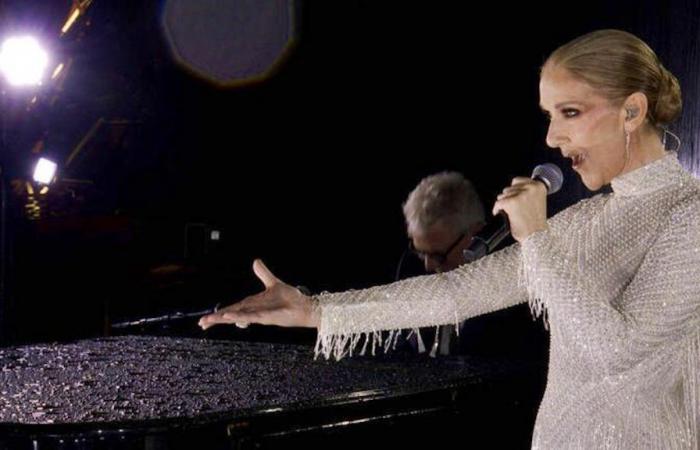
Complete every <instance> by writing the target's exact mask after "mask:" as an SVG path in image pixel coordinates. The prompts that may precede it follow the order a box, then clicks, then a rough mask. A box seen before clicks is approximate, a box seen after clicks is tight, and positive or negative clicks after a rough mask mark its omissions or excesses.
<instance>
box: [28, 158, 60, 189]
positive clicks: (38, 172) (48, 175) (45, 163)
mask: <svg viewBox="0 0 700 450" xmlns="http://www.w3.org/2000/svg"><path fill="white" fill-rule="evenodd" d="M57 168H58V165H57V164H56V163H55V162H53V161H51V160H49V159H46V158H39V161H38V162H37V163H36V167H34V181H36V182H37V183H42V184H49V183H51V182H52V181H53V178H54V176H55V175H56V169H57Z"/></svg>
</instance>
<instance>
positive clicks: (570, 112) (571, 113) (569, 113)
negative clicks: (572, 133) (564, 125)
mask: <svg viewBox="0 0 700 450" xmlns="http://www.w3.org/2000/svg"><path fill="white" fill-rule="evenodd" d="M561 114H562V115H563V116H564V117H566V118H567V119H570V118H572V117H576V116H578V115H579V110H578V109H574V108H566V109H562V110H561Z"/></svg>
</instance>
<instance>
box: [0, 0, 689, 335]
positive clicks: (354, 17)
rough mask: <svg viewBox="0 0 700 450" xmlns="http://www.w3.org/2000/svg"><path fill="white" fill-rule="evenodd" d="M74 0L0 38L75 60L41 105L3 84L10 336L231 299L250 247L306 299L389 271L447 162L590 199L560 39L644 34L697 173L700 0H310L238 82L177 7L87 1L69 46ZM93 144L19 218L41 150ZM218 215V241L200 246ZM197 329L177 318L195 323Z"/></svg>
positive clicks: (6, 324) (100, 329)
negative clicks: (553, 175)
mask: <svg viewBox="0 0 700 450" xmlns="http://www.w3.org/2000/svg"><path fill="white" fill-rule="evenodd" d="M528 3H531V2H528ZM70 5H71V2H70V1H48V0H47V1H26V0H15V1H8V0H0V21H1V22H0V26H1V27H2V28H1V30H2V34H3V35H6V34H8V32H9V31H13V30H18V29H23V30H26V29H27V28H30V29H32V30H33V31H35V32H37V33H39V34H40V35H43V36H44V37H45V40H46V41H47V42H49V45H50V46H51V47H52V52H55V54H57V55H61V57H64V58H72V60H73V64H72V66H71V67H70V70H69V71H68V72H67V73H66V76H65V80H64V82H63V83H62V84H61V86H60V87H56V86H43V87H42V88H41V90H40V91H39V93H38V94H37V101H36V102H35V103H33V104H32V106H31V107H30V108H29V109H28V108H27V105H28V100H29V99H31V97H32V95H34V93H29V92H27V91H26V90H24V91H20V92H18V91H14V90H12V89H10V88H9V87H6V86H4V85H3V86H2V88H3V94H2V132H3V137H4V139H3V142H4V144H3V148H2V157H1V159H0V162H2V164H3V166H4V168H5V181H6V185H7V188H8V189H7V194H8V203H7V218H8V222H7V228H8V240H7V242H8V252H7V253H8V263H7V264H6V279H5V282H6V286H5V293H4V296H3V299H2V300H3V302H2V317H1V318H2V338H3V343H5V344H11V343H21V342H32V341H43V340H65V339H73V338H78V337H88V336H97V335H102V334H105V333H107V334H108V333H110V332H112V331H110V326H109V325H110V324H112V323H115V322H120V321H125V320H130V319H135V318H139V317H145V316H153V315H158V314H164V313H168V312H172V311H196V310H198V309H202V308H207V307H211V306H213V305H214V304H216V303H217V302H223V303H225V304H227V303H231V302H233V301H234V300H236V299H238V298H241V297H242V296H245V295H248V294H250V293H252V292H256V291H257V290H258V289H259V288H260V286H259V283H258V281H257V280H256V279H255V277H254V276H253V274H252V271H251V269H250V266H251V263H252V261H253V259H254V258H256V257H260V258H263V259H264V260H265V262H266V263H267V264H268V266H269V267H270V268H271V269H272V270H273V271H275V272H276V274H277V275H278V276H279V277H281V278H282V279H284V280H286V281H288V282H289V283H290V284H295V285H296V284H299V285H305V286H307V287H308V288H309V289H310V290H311V291H313V292H319V291H323V290H329V291H337V290H343V289H348V288H359V287H364V286H370V285H374V284H377V283H386V282H389V281H391V280H392V279H393V277H394V271H395V269H396V264H397V263H398V260H399V257H400V256H401V254H402V252H403V251H404V249H405V245H406V237H405V231H404V224H403V216H402V213H401V204H402V202H403V201H404V200H405V198H406V196H407V194H408V193H409V192H410V191H411V189H412V188H413V187H414V186H415V184H416V183H417V182H418V181H419V180H420V179H421V178H422V177H424V176H426V175H429V174H431V173H434V172H437V171H441V170H457V171H460V172H462V173H464V174H465V175H466V176H467V177H468V178H470V179H471V180H472V181H473V182H474V183H475V185H476V186H477V188H478V190H479V192H480V193H481V195H482V198H483V199H484V203H485V205H486V207H487V210H489V209H490V205H491V204H492V203H493V199H494V196H495V195H496V194H497V193H498V192H499V191H500V190H501V188H502V187H503V186H504V185H506V184H508V183H509V181H510V179H511V178H512V177H513V176H516V175H523V174H529V173H530V172H531V169H532V167H533V166H534V165H535V164H537V163H539V162H543V161H553V162H556V163H559V165H560V166H561V167H562V168H563V169H564V173H565V176H566V183H565V187H564V189H563V190H562V192H560V193H559V194H556V195H555V196H553V197H552V198H551V202H550V210H551V211H550V212H551V213H554V212H556V211H558V210H560V209H562V208H564V207H566V206H568V205H570V204H572V203H574V202H575V201H577V200H578V199H580V198H582V197H584V196H586V195H590V194H589V193H587V192H586V191H585V189H584V188H583V187H582V185H581V184H580V182H579V181H578V179H577V178H576V177H575V175H574V174H573V172H572V171H571V170H570V168H569V166H568V163H567V162H565V161H563V160H562V159H561V158H560V156H559V155H558V152H556V151H552V150H549V149H546V148H545V145H544V136H545V131H546V121H545V119H544V117H543V116H542V114H541V113H540V111H539V108H538V106H537V103H538V94H537V83H538V70H539V67H540V65H541V64H542V63H543V61H544V60H545V58H546V56H547V55H548V54H549V52H551V51H552V50H553V49H554V48H556V47H557V46H559V45H561V44H563V43H564V42H566V41H568V40H570V39H572V38H574V37H576V36H578V35H580V34H583V33H585V32H588V31H592V30H594V29H598V28H621V29H625V30H628V31H631V32H633V33H635V34H637V35H638V36H640V37H641V38H642V39H644V40H645V41H647V42H648V43H649V44H650V45H651V46H652V48H654V49H655V50H656V51H657V53H658V54H659V56H660V58H661V60H662V61H663V62H664V63H665V65H666V66H667V67H668V68H669V69H670V70H671V71H672V72H673V73H674V74H676V75H677V76H678V78H679V79H680V82H681V86H682V89H683V92H684V99H685V102H684V113H683V117H682V120H681V121H680V122H679V124H677V126H676V127H674V128H673V130H674V131H675V132H676V133H677V134H679V135H680V136H681V138H682V140H683V145H682V147H681V151H680V158H681V161H682V162H683V163H684V165H685V166H686V167H688V168H689V169H691V170H693V171H694V172H695V173H697V168H698V157H697V156H696V155H697V143H696V135H697V130H698V128H697V125H695V124H696V123H697V122H698V121H697V107H696V105H695V101H694V99H695V98H696V97H697V95H696V93H697V87H698V70H697V67H698V63H697V61H698V37H699V27H698V17H699V16H698V13H699V12H700V7H699V5H698V2H695V1H671V2H655V1H639V2H633V1H620V2H606V1H599V0H595V1H590V2H585V3H575V4H572V3H570V2H536V4H527V5H509V4H507V3H501V2H486V3H484V4H473V3H469V4H467V2H424V1H421V2H382V1H350V0H341V1H337V2H328V1H308V0H307V1H302V0H300V1H297V2H296V3H295V4H294V9H295V18H296V19H295V25H294V29H295V34H296V37H295V39H294V43H293V45H292V46H291V48H290V50H289V51H288V54H287V56H286V58H284V59H283V60H282V62H281V63H280V65H279V67H278V69H277V70H276V71H274V73H273V74H272V76H271V77H269V78H268V79H266V80H264V81H260V82H257V83H253V84H249V85H244V86H234V87H228V88H225V87H219V86H217V85H215V84H212V83H210V82H208V81H207V80H205V79H203V78H202V77H198V76H196V75H194V74H193V73H192V72H191V71H187V70H184V69H183V67H182V66H181V65H180V64H178V63H177V62H176V61H175V60H174V58H173V55H172V53H171V51H170V49H169V46H168V44H167V42H166V38H165V36H164V33H163V30H162V26H161V21H160V17H161V14H162V11H163V10H164V7H165V2H162V1H161V2H157V1H151V0H143V1H136V0H119V1H117V0H103V1H100V0H95V1H94V2H93V4H92V5H91V6H90V8H89V9H88V13H87V16H86V17H85V18H82V19H81V20H80V22H79V23H78V24H77V25H76V30H74V31H73V32H71V33H70V34H68V35H67V36H64V37H63V38H60V39H59V38H58V31H57V30H59V29H60V27H61V24H62V23H63V21H64V20H65V17H66V14H67V12H68V10H69V8H70ZM99 119H102V120H103V121H104V123H103V124H102V125H100V126H99V127H97V128H96V131H95V133H94V134H92V135H91V136H90V137H89V139H87V140H85V141H84V138H85V136H86V135H88V134H89V131H90V130H91V128H92V127H93V126H95V123H96V122H97V121H98V120H99ZM83 141H84V142H83ZM81 142H83V144H81ZM79 146H80V149H81V151H80V152H79V153H78V156H76V158H75V159H74V160H73V161H72V162H71V164H70V167H66V168H63V172H59V178H58V180H57V183H56V184H55V185H54V186H52V187H51V190H50V191H49V193H48V194H46V195H45V196H41V197H40V199H39V201H38V203H39V206H40V213H34V214H33V215H32V214H27V211H28V210H27V208H26V206H25V205H26V203H27V201H28V194H27V192H26V189H25V188H24V182H25V180H27V179H30V178H31V177H30V174H31V169H32V166H33V164H34V162H35V160H36V158H37V157H38V156H40V155H44V156H51V157H54V158H56V159H57V160H58V161H59V165H64V166H65V164H66V161H67V160H68V158H69V155H70V154H71V152H73V151H74V150H75V149H76V147H79ZM59 170H61V169H59ZM76 180H82V181H76ZM214 229H215V230H219V231H220V233H221V240H220V241H211V240H210V239H207V236H208V235H209V234H208V232H209V231H211V230H214ZM409 270H410V269H409ZM195 322H196V320H189V321H180V322H178V323H177V324H170V326H171V327H175V328H179V330H180V331H183V332H187V333H194V334H197V333H198V332H197V330H196V328H195V326H194V324H195ZM145 331H149V330H145ZM150 331H153V330H152V329H151V330H150ZM214 333H215V334H218V335H219V336H232V337H241V336H243V337H245V336H253V335H255V333H260V335H261V336H263V337H264V338H270V337H271V336H270V335H269V333H270V332H266V331H260V330H259V329H258V330H257V331H256V329H255V328H253V329H252V330H251V329H249V330H245V331H241V330H236V329H233V328H230V327H229V328H226V329H219V330H216V331H214ZM265 333H268V335H265ZM284 333H287V332H283V337H284V338H285V339H286V338H290V339H291V338H292V336H291V334H284ZM289 333H291V332H289ZM301 336H302V339H309V338H311V336H310V335H309V334H303V333H302V335H301Z"/></svg>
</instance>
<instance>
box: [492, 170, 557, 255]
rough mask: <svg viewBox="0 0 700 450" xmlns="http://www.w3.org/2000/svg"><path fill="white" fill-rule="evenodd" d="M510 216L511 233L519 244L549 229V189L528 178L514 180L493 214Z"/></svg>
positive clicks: (499, 197)
mask: <svg viewBox="0 0 700 450" xmlns="http://www.w3.org/2000/svg"><path fill="white" fill-rule="evenodd" d="M499 211H504V212H505V213H506V214H507V215H508V221H509V222H510V233H511V235H513V238H514V239H515V240H517V241H518V242H522V241H524V240H525V239H526V238H527V237H528V236H530V235H531V234H532V233H535V232H537V231H542V230H546V229H547V228H548V227H547V188H546V187H545V185H544V184H543V183H542V182H540V181H537V180H533V179H532V178H526V177H516V178H513V181H512V182H511V185H510V186H508V187H507V188H505V189H503V192H501V193H500V194H499V195H498V197H497V198H496V203H494V205H493V210H492V213H493V215H494V216H495V215H496V214H498V212H499Z"/></svg>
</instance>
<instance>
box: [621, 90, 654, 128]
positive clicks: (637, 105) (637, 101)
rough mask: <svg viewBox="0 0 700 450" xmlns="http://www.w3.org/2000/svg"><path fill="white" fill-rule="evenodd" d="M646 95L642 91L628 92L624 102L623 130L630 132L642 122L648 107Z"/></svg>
mask: <svg viewBox="0 0 700 450" xmlns="http://www.w3.org/2000/svg"><path fill="white" fill-rule="evenodd" d="M648 105H649V103H648V101H647V96H646V95H645V94H643V93H642V92H635V93H633V94H630V95H629V96H628V97H627V98H626V99H625V102H624V106H623V110H624V115H625V119H624V122H625V131H627V132H628V133H632V132H633V131H635V130H637V129H638V128H639V127H640V126H642V124H644V122H645V120H646V117H647V111H648V108H649V106H648Z"/></svg>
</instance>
